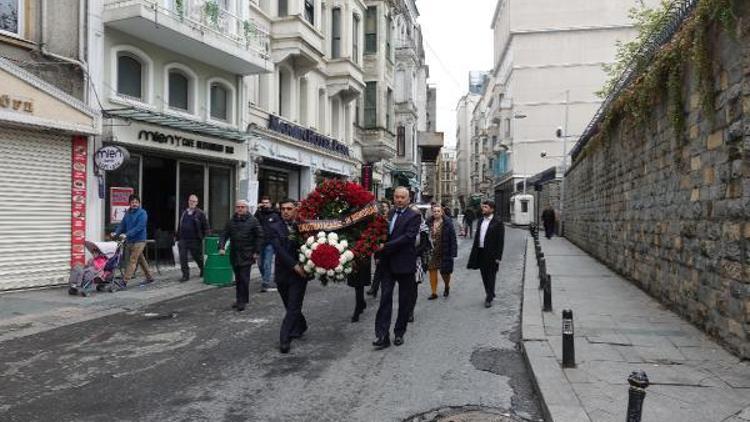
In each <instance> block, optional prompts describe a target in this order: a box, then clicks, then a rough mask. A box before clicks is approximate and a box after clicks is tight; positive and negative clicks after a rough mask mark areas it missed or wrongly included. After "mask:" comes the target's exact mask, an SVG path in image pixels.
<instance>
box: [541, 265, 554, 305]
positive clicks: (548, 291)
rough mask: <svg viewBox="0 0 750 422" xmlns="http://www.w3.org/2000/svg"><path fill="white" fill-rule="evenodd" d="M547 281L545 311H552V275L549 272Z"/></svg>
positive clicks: (545, 285) (545, 286)
mask: <svg viewBox="0 0 750 422" xmlns="http://www.w3.org/2000/svg"><path fill="white" fill-rule="evenodd" d="M546 279H547V282H546V283H544V309H542V311H544V312H552V276H550V275H549V274H547V277H546Z"/></svg>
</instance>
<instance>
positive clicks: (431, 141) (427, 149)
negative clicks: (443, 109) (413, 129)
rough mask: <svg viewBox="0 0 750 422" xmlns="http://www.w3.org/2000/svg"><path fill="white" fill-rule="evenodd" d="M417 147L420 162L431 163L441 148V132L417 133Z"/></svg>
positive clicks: (435, 159)
mask: <svg viewBox="0 0 750 422" xmlns="http://www.w3.org/2000/svg"><path fill="white" fill-rule="evenodd" d="M417 138H418V144H417V145H418V146H419V148H420V149H421V151H422V162H423V163H433V162H435V161H437V158H438V155H440V149H441V148H442V147H443V132H418V133H417Z"/></svg>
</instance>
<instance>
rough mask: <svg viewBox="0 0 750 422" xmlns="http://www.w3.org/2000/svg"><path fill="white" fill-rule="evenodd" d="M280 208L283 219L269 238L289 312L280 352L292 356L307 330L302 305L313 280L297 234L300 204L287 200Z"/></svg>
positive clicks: (277, 222) (271, 226)
mask: <svg viewBox="0 0 750 422" xmlns="http://www.w3.org/2000/svg"><path fill="white" fill-rule="evenodd" d="M279 205H280V210H281V220H277V221H275V222H274V223H273V224H271V225H270V233H269V238H270V239H271V244H272V245H273V248H274V251H275V252H276V286H277V289H278V290H279V295H280V296H281V301H282V302H284V309H286V314H285V315H284V320H283V321H282V323H281V330H280V334H279V351H280V352H281V353H289V350H290V349H291V341H292V339H295V338H299V337H302V335H303V334H304V333H305V331H307V321H306V320H305V316H304V315H303V314H302V304H303V302H304V300H305V291H306V290H307V282H308V281H309V280H310V279H312V277H310V276H308V275H307V273H306V272H305V270H304V269H303V268H302V266H301V265H300V263H299V259H298V257H299V251H300V247H301V246H302V240H301V237H300V235H299V232H298V231H297V223H296V220H297V204H296V203H295V202H294V200H292V199H283V200H281V202H280V203H279Z"/></svg>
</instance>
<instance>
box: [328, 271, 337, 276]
mask: <svg viewBox="0 0 750 422" xmlns="http://www.w3.org/2000/svg"><path fill="white" fill-rule="evenodd" d="M326 275H327V276H328V277H333V276H334V275H336V273H335V272H333V270H328V271H327V272H326Z"/></svg>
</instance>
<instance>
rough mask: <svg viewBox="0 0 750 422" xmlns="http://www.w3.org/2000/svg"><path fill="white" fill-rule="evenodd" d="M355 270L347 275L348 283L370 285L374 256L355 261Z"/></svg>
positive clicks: (358, 285) (353, 285) (362, 285)
mask: <svg viewBox="0 0 750 422" xmlns="http://www.w3.org/2000/svg"><path fill="white" fill-rule="evenodd" d="M354 264H355V267H354V271H352V272H351V273H350V274H349V275H348V276H347V277H346V284H347V285H349V286H351V287H364V286H369V285H370V281H371V279H372V258H371V257H369V256H368V257H367V258H365V259H360V260H357V261H355V263H354Z"/></svg>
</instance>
